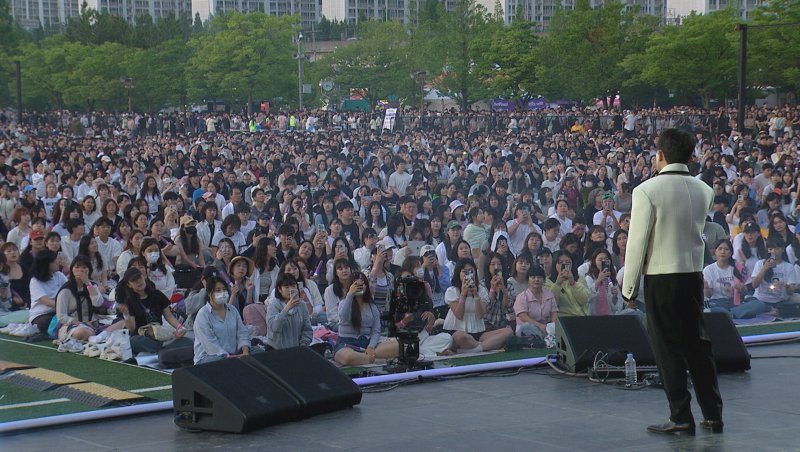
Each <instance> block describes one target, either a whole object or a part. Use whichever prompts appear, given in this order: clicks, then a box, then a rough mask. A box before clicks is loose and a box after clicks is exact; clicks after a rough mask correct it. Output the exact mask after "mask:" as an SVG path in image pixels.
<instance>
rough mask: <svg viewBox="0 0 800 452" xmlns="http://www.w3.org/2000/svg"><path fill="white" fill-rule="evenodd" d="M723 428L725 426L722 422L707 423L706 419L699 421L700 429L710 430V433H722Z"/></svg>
mask: <svg viewBox="0 0 800 452" xmlns="http://www.w3.org/2000/svg"><path fill="white" fill-rule="evenodd" d="M724 426H725V424H724V423H723V422H722V421H709V420H708V419H703V420H702V421H700V428H703V429H706V430H711V433H722V428H723V427H724Z"/></svg>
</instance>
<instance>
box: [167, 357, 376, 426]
mask: <svg viewBox="0 0 800 452" xmlns="http://www.w3.org/2000/svg"><path fill="white" fill-rule="evenodd" d="M172 394H173V395H172V397H173V403H174V411H175V423H176V424H177V425H178V426H179V427H183V428H188V429H195V430H214V431H221V432H232V433H242V432H247V431H251V430H255V429H258V428H263V427H267V426H270V425H275V424H278V423H281V422H286V421H293V420H299V419H303V418H306V417H309V416H313V415H315V414H320V413H326V412H330V411H335V410H339V409H342V408H347V407H352V406H353V405H356V404H358V403H360V402H361V390H360V389H359V388H358V386H357V385H356V384H355V383H353V381H352V380H351V379H350V378H348V377H347V376H346V375H344V374H343V373H342V372H341V371H339V369H337V368H336V367H335V366H334V365H333V364H331V363H329V362H328V361H326V360H325V359H324V358H322V357H320V356H319V355H318V354H317V353H316V352H314V351H312V350H311V349H309V348H307V347H297V348H292V349H286V350H277V351H271V352H267V353H260V354H257V355H251V356H249V357H244V358H239V359H226V360H222V361H217V362H213V363H209V364H201V365H198V366H192V367H185V368H181V369H177V370H176V371H175V372H174V373H173V374H172Z"/></svg>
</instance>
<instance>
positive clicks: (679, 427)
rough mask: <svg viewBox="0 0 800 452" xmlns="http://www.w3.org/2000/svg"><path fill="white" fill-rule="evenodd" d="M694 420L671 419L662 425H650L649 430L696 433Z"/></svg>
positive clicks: (655, 431)
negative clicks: (677, 420)
mask: <svg viewBox="0 0 800 452" xmlns="http://www.w3.org/2000/svg"><path fill="white" fill-rule="evenodd" d="M694 429H695V426H694V422H685V423H684V422H672V421H669V422H667V423H666V424H660V425H649V426H648V427H647V431H648V432H653V433H677V434H683V433H686V434H689V435H694Z"/></svg>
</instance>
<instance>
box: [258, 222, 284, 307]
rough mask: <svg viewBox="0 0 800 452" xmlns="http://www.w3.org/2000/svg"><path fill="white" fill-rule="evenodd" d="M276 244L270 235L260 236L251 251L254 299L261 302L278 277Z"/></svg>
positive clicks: (264, 299)
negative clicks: (253, 250)
mask: <svg viewBox="0 0 800 452" xmlns="http://www.w3.org/2000/svg"><path fill="white" fill-rule="evenodd" d="M277 252H278V246H277V245H276V244H275V239H273V238H272V237H262V238H261V239H259V240H258V242H256V249H255V253H253V264H254V266H255V269H254V270H253V287H255V289H256V299H257V300H258V301H259V302H261V303H263V302H265V301H266V300H267V298H268V297H269V294H270V291H271V290H272V288H273V287H274V284H275V281H276V280H277V278H278V259H277V257H276V256H277Z"/></svg>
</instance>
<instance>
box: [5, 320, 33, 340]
mask: <svg viewBox="0 0 800 452" xmlns="http://www.w3.org/2000/svg"><path fill="white" fill-rule="evenodd" d="M37 333H39V327H38V326H36V325H33V324H31V323H20V324H18V326H17V327H16V328H14V330H12V331H11V333H9V334H10V335H12V336H17V337H29V336H33V335H34V334H37Z"/></svg>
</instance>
